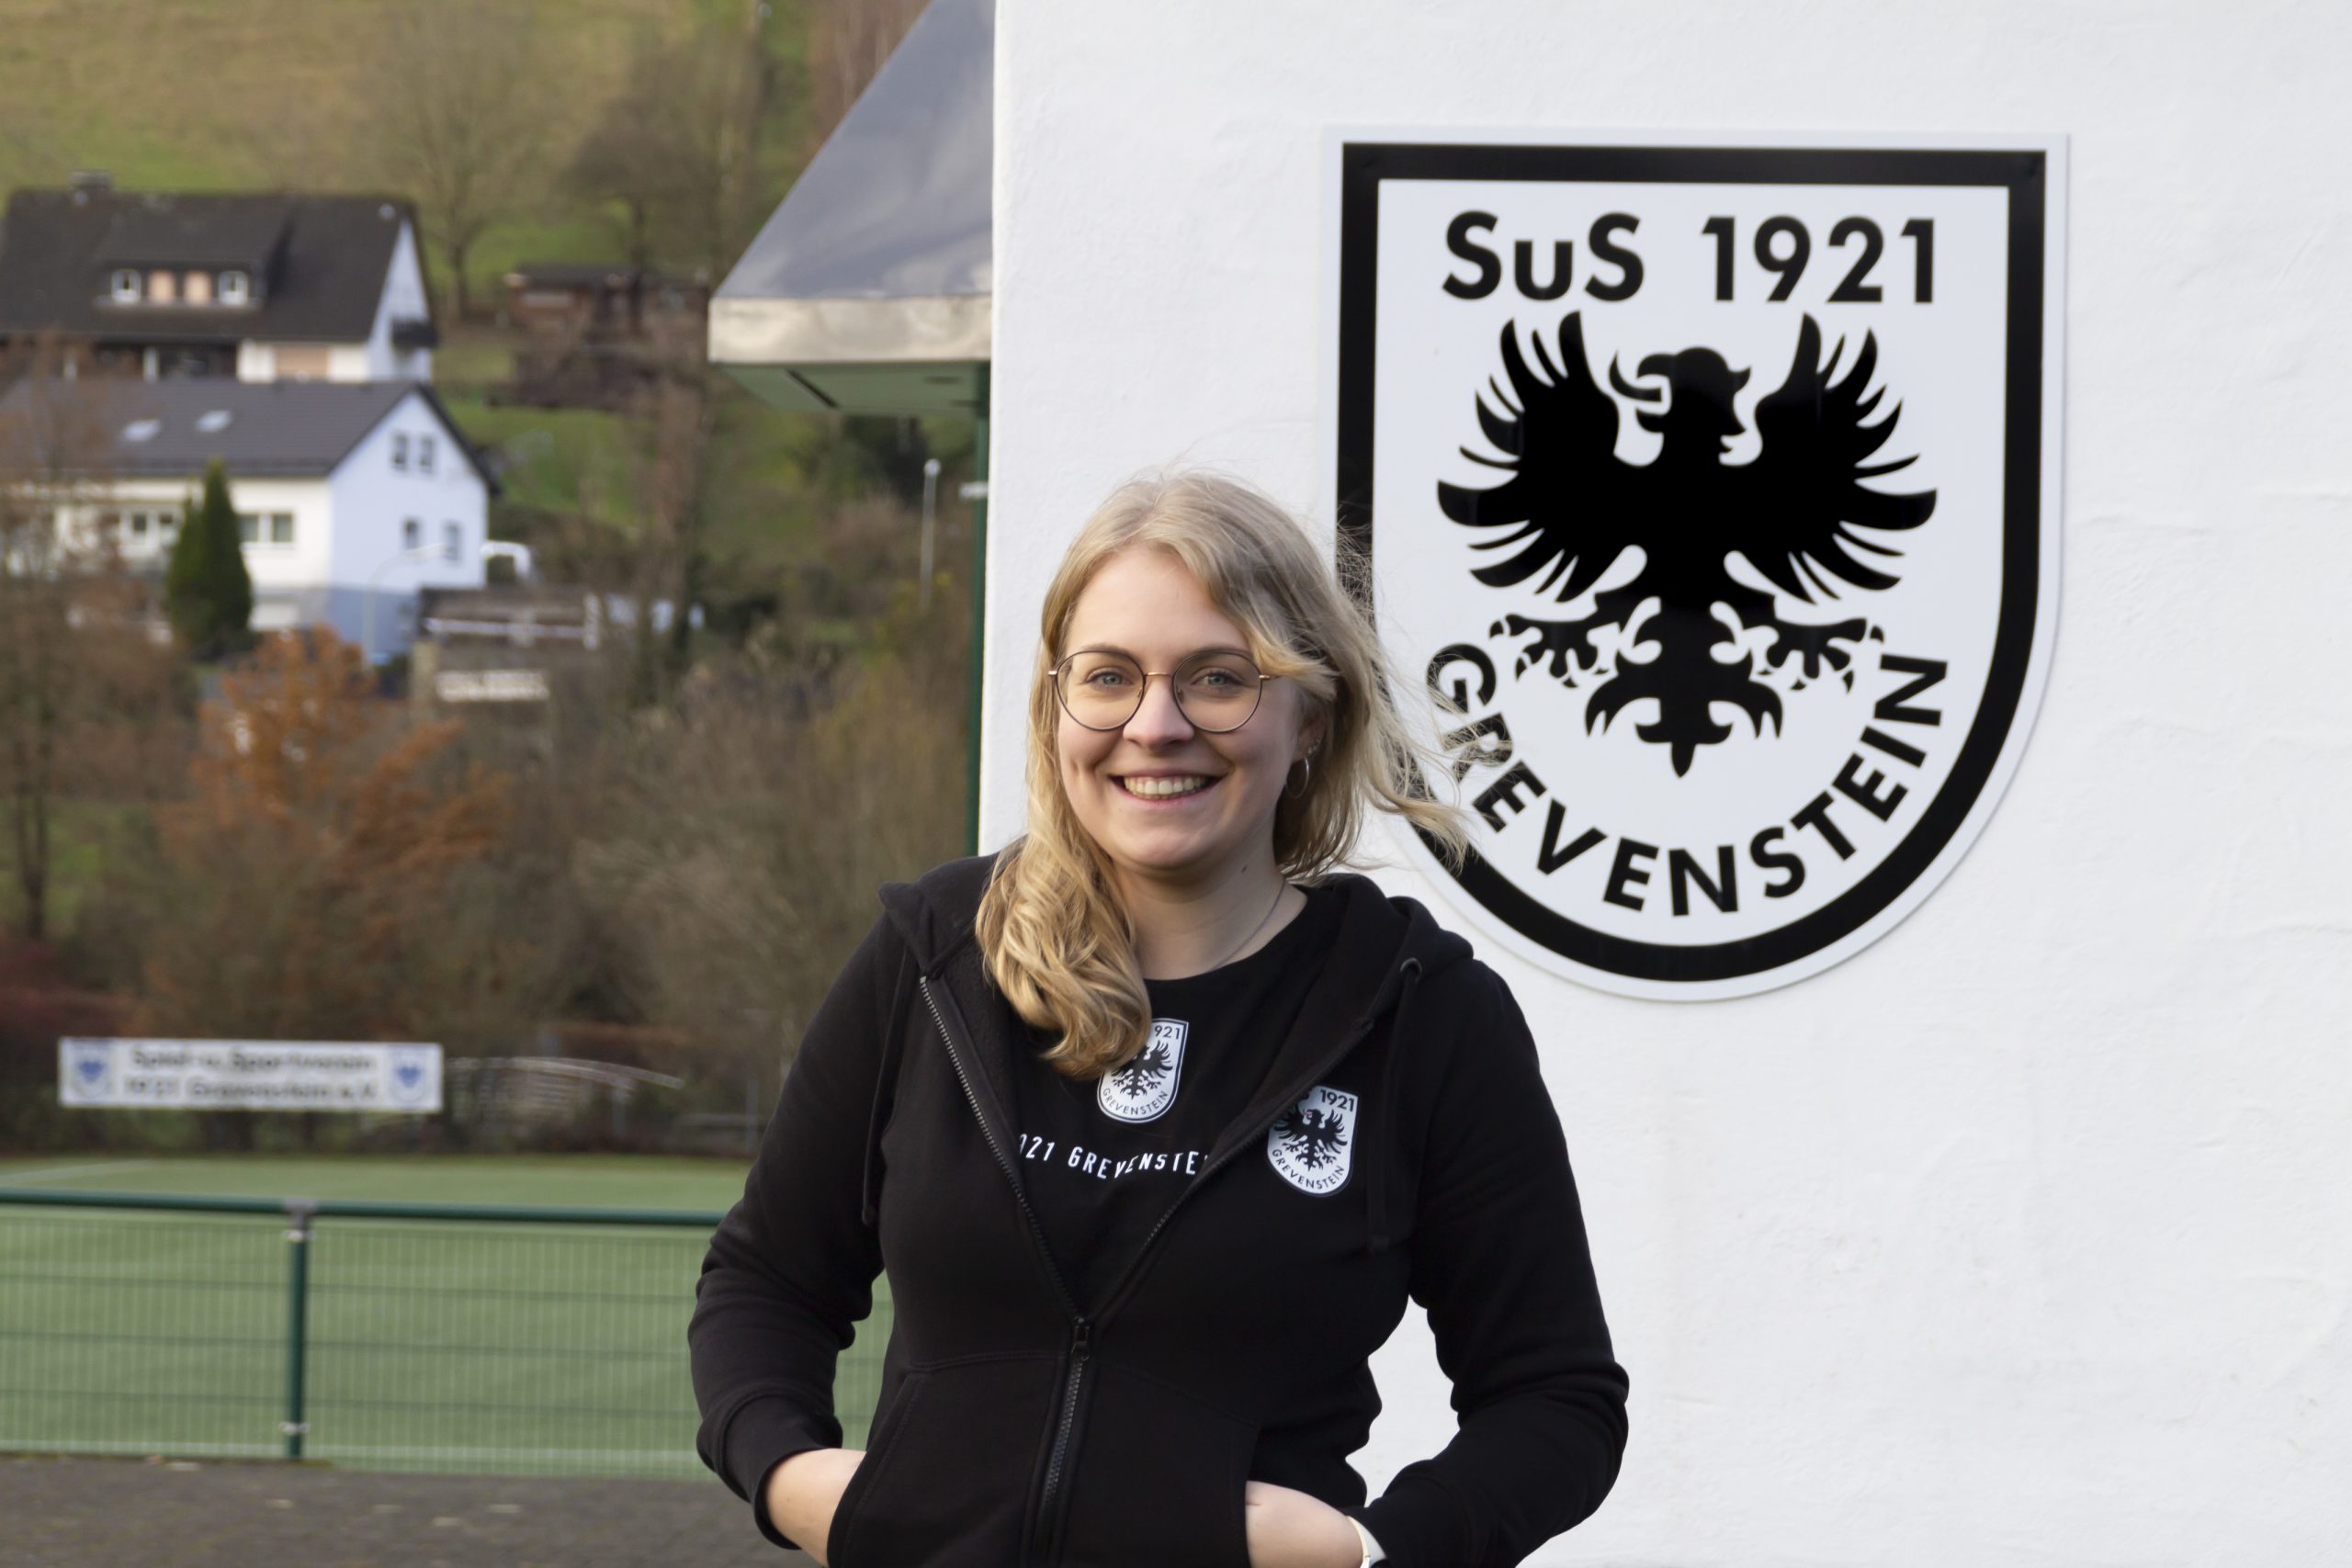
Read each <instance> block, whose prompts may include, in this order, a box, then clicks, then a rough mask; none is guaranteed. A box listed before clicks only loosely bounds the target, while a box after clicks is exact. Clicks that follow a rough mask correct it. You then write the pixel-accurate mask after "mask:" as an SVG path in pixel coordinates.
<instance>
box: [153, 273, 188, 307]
mask: <svg viewBox="0 0 2352 1568" xmlns="http://www.w3.org/2000/svg"><path fill="white" fill-rule="evenodd" d="M179 297H180V280H179V275H178V274H176V273H170V272H165V271H164V269H163V268H161V267H158V268H156V269H155V270H154V271H153V272H151V273H149V274H148V275H147V298H148V299H152V300H153V301H154V302H155V303H156V304H158V305H168V304H170V303H171V302H172V301H173V300H175V299H178V298H179Z"/></svg>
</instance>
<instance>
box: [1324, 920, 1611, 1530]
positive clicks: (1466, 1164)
mask: <svg viewBox="0 0 2352 1568" xmlns="http://www.w3.org/2000/svg"><path fill="white" fill-rule="evenodd" d="M1471 968H1472V972H1473V973H1474V974H1475V975H1476V976H1477V977H1478V979H1479V981H1480V985H1479V987H1478V988H1477V989H1476V991H1474V992H1473V993H1472V994H1471V995H1470V996H1468V997H1466V998H1464V1001H1463V1002H1462V1003H1461V1004H1460V1006H1461V1009H1462V1011H1461V1017H1460V1022H1459V1024H1458V1025H1457V1027H1456V1029H1455V1030H1454V1031H1453V1041H1452V1042H1451V1044H1452V1049H1451V1050H1450V1051H1448V1052H1445V1053H1443V1054H1442V1055H1443V1057H1444V1062H1445V1065H1444V1066H1443V1068H1442V1080H1441V1083H1440V1086H1439V1088H1438V1089H1437V1090H1436V1103H1435V1106H1434V1109H1433V1113H1432V1115H1431V1118H1430V1131H1429V1142H1428V1145H1427V1148H1426V1151H1425V1153H1424V1156H1423V1160H1422V1167H1421V1177H1420V1185H1419V1198H1418V1201H1417V1206H1416V1209H1415V1214H1414V1226H1413V1232H1412V1235H1411V1238H1410V1240H1409V1242H1408V1246H1409V1247H1410V1248H1411V1252H1412V1269H1411V1273H1410V1277H1409V1278H1410V1289H1411V1292H1412V1296H1413V1299H1414V1300H1415V1301H1417V1302H1419V1303H1420V1304H1421V1305H1422V1306H1423V1307H1425V1308H1427V1309H1428V1311H1429V1317H1430V1329H1431V1331H1432V1333H1433V1334H1434V1336H1435V1337H1436V1341H1437V1359H1438V1364H1439V1366H1440V1367H1441V1368H1442V1369H1443V1371H1444V1372H1445V1375H1446V1376H1447V1377H1448V1378H1449V1379H1451V1380H1452V1382H1453V1409H1454V1413H1455V1415H1456V1416H1457V1417H1458V1418H1459V1420H1458V1427H1457V1430H1456V1431H1455V1434H1454V1437H1453V1441H1452V1442H1450V1443H1448V1444H1447V1445H1446V1446H1445V1449H1444V1450H1443V1451H1442V1452H1441V1453H1439V1454H1437V1455H1436V1456H1435V1457H1433V1458H1430V1459H1426V1460H1421V1461H1417V1462H1416V1463H1413V1464H1410V1465H1408V1466H1406V1467H1405V1469H1404V1470H1402V1471H1401V1472H1398V1473H1397V1478H1396V1480H1395V1481H1394V1482H1393V1483H1391V1484H1390V1485H1389V1487H1388V1490H1387V1491H1386V1492H1385V1494H1383V1495H1381V1496H1380V1497H1379V1498H1378V1499H1377V1500H1376V1501H1374V1502H1373V1503H1371V1504H1370V1505H1368V1506H1364V1507H1363V1508H1360V1509H1357V1510H1353V1512H1354V1513H1355V1515H1356V1517H1360V1518H1361V1519H1362V1520H1363V1524H1364V1527H1365V1528H1366V1529H1369V1530H1370V1531H1371V1532H1372V1533H1373V1534H1374V1535H1375V1536H1377V1537H1378V1538H1379V1540H1380V1543H1381V1545H1382V1546H1383V1547H1385V1549H1386V1551H1387V1554H1388V1555H1387V1562H1388V1563H1389V1564H1390V1568H1510V1564H1514V1563H1517V1562H1521V1561H1523V1560H1524V1559H1525V1558H1526V1557H1527V1555H1528V1554H1529V1553H1530V1552H1532V1551H1534V1550H1535V1549H1536V1548H1537V1547H1538V1546H1540V1545H1542V1544H1543V1543H1544V1541H1546V1540H1551V1539H1552V1538H1553V1537H1554V1536H1556V1535H1558V1534H1560V1533H1561V1532H1562V1531H1564V1530H1566V1529H1568V1528H1569V1527H1571V1526H1573V1525H1575V1524H1577V1522H1578V1521H1580V1520H1582V1519H1583V1518H1585V1517H1587V1516H1588V1515H1589V1514H1590V1513H1591V1512H1592V1511H1593V1510H1594V1509H1595V1508H1597V1507H1599V1506H1600V1500H1601V1499H1602V1498H1603V1497H1605V1496H1607V1495H1608V1494H1609V1488H1610V1486H1611V1483H1614V1482H1615V1480H1616V1478H1617V1466H1618V1461H1619V1459H1620V1458H1621V1456H1622V1455H1623V1452H1624V1450H1625V1394H1626V1387H1627V1384H1626V1378H1625V1373H1624V1370H1623V1368H1621V1367H1620V1366H1619V1365H1618V1364H1617V1361H1616V1359H1615V1356H1614V1354H1613V1352H1612V1351H1611V1347H1610V1341H1609V1325H1608V1324H1607V1322H1606V1321H1605V1320H1604V1319H1603V1317H1602V1315H1601V1310H1600V1291H1599V1289H1598V1287H1597V1286H1596V1284H1595V1283H1594V1280H1593V1272H1592V1256H1591V1252H1590V1249H1589V1247H1588V1246H1587V1244H1586V1240H1585V1230H1584V1217H1583V1214H1582V1212H1581V1210H1580V1209H1579V1207H1578V1205H1577V1190H1576V1179H1575V1178H1574V1177H1573V1176H1572V1175H1571V1174H1570V1172H1569V1168H1568V1150H1567V1142H1566V1138H1565V1137H1564V1136H1563V1134H1562V1133H1561V1131H1560V1119H1559V1113H1558V1112H1557V1111H1555V1109H1554V1107H1553V1103H1552V1096H1551V1092H1550V1091H1549V1090H1548V1089H1546V1088H1545V1087H1544V1077H1543V1074H1542V1072H1541V1070H1540V1069H1539V1067H1538V1066H1537V1064H1536V1055H1535V1043H1534V1041H1533V1040H1532V1039H1531V1038H1530V1037H1529V1034H1528V1030H1527V1021H1526V1020H1525V1018H1524V1017H1522V1016H1521V1012H1520V1010H1519V1004H1518V1003H1517V1001H1516V1000H1514V999H1513V998H1512V997H1511V994H1510V988H1509V987H1506V986H1505V985H1504V984H1503V981H1502V978H1501V976H1498V975H1496V974H1495V973H1494V972H1493V971H1491V970H1488V969H1486V968H1485V967H1484V966H1483V965H1477V964H1473V965H1471Z"/></svg>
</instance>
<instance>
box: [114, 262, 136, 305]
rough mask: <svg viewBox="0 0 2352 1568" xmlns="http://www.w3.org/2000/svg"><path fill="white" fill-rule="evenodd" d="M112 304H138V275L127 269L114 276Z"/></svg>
mask: <svg viewBox="0 0 2352 1568" xmlns="http://www.w3.org/2000/svg"><path fill="white" fill-rule="evenodd" d="M114 302H115V303H116V304H118V305H136V304H138V303H139V275H138V274H137V273H136V272H133V271H132V270H131V269H130V268H129V267H124V268H122V269H121V270H119V271H118V272H117V273H116V274H115V275H114Z"/></svg>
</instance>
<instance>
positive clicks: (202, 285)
mask: <svg viewBox="0 0 2352 1568" xmlns="http://www.w3.org/2000/svg"><path fill="white" fill-rule="evenodd" d="M180 298H181V299H185V300H187V302H188V303H189V304H191V305H209V304H211V303H212V275H211V274H210V273H209V272H191V273H189V274H188V275H187V276H186V277H184V278H182V279H180Z"/></svg>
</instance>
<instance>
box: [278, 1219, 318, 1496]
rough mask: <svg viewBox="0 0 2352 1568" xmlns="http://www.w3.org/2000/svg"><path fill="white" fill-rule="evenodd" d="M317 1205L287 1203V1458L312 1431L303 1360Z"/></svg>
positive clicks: (298, 1450)
mask: <svg viewBox="0 0 2352 1568" xmlns="http://www.w3.org/2000/svg"><path fill="white" fill-rule="evenodd" d="M316 1213H318V1205H317V1204H315V1203H313V1202H311V1201H308V1200H307V1199H301V1198H289V1199H288V1200H287V1201H286V1218H287V1225H286V1242H287V1254H286V1419H285V1420H283V1421H280V1422H279V1423H278V1424H277V1429H278V1430H279V1431H281V1432H283V1433H285V1434H286V1457H287V1458H288V1459H300V1458H301V1457H302V1438H303V1436H304V1434H306V1433H308V1432H309V1431H310V1429H311V1427H310V1423H308V1422H307V1421H305V1420H303V1418H302V1372H303V1360H304V1358H305V1355H306V1354H307V1352H308V1349H309V1346H310V1338H311V1332H310V1318H311V1219H312V1217H313V1216H314V1215H316Z"/></svg>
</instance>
